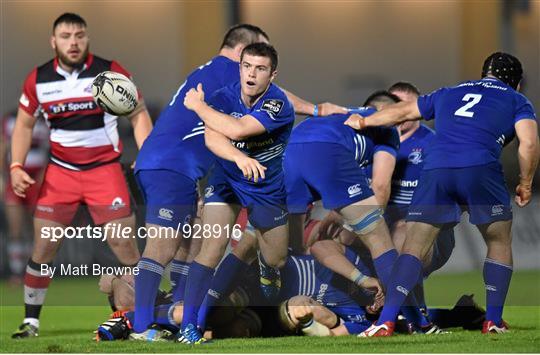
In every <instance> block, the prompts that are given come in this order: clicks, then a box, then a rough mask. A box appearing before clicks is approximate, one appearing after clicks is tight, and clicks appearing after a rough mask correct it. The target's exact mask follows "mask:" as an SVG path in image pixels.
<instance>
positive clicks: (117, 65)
mask: <svg viewBox="0 0 540 355" xmlns="http://www.w3.org/2000/svg"><path fill="white" fill-rule="evenodd" d="M111 71H114V72H116V73H120V74H124V75H125V76H127V77H128V78H129V79H130V80H131V81H133V77H132V76H131V73H130V72H128V71H127V70H126V69H125V68H124V67H123V66H121V65H120V63H118V62H117V61H115V60H113V61H112V62H111ZM137 95H138V99H139V100H141V99H142V93H141V90H139V88H138V87H137Z"/></svg>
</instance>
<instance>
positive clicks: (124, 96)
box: [92, 71, 139, 116]
mask: <svg viewBox="0 0 540 355" xmlns="http://www.w3.org/2000/svg"><path fill="white" fill-rule="evenodd" d="M92 96H94V101H95V102H96V104H98V105H99V107H101V108H102V109H103V111H105V112H107V113H110V114H111V115H115V116H125V115H129V114H130V113H131V112H133V110H135V108H136V107H137V104H138V103H139V102H138V100H137V87H136V86H135V84H134V83H133V82H132V81H131V80H130V79H129V78H128V77H126V76H125V75H123V74H120V73H116V72H112V71H104V72H103V73H100V74H99V75H98V76H96V77H95V79H94V81H93V82H92Z"/></svg>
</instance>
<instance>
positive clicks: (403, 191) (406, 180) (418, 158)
mask: <svg viewBox="0 0 540 355" xmlns="http://www.w3.org/2000/svg"><path fill="white" fill-rule="evenodd" d="M434 137H435V132H433V131H432V130H431V129H430V128H429V127H426V126H424V125H420V127H418V129H417V130H416V131H415V132H414V133H413V134H412V135H411V136H410V137H409V138H407V139H405V140H404V141H403V142H401V145H400V147H399V150H398V153H397V157H396V168H395V169H394V173H393V175H392V192H391V194H390V199H389V204H397V205H410V204H411V199H412V196H413V193H414V189H415V188H416V187H417V186H418V179H419V177H420V173H421V172H422V169H423V167H424V161H425V159H426V156H427V154H428V153H429V149H430V148H429V146H430V144H431V141H432V140H433V138H434Z"/></svg>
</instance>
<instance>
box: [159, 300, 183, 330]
mask: <svg viewBox="0 0 540 355" xmlns="http://www.w3.org/2000/svg"><path fill="white" fill-rule="evenodd" d="M175 305H176V303H172V304H171V303H169V304H162V305H159V306H156V307H155V308H154V318H155V323H156V324H157V325H160V326H161V327H163V328H165V329H167V330H170V331H171V332H173V333H176V332H177V331H179V330H180V327H179V326H178V324H176V322H175V321H174V319H173V317H172V312H173V311H174V307H175Z"/></svg>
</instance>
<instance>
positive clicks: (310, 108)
mask: <svg viewBox="0 0 540 355" xmlns="http://www.w3.org/2000/svg"><path fill="white" fill-rule="evenodd" d="M281 90H283V92H284V93H285V95H287V98H288V99H289V101H290V102H291V103H292V105H293V107H294V112H295V113H297V114H299V115H306V116H328V115H333V114H335V113H347V112H348V111H347V109H346V108H345V107H343V106H339V105H336V104H333V103H331V102H324V103H322V104H313V103H311V102H309V101H306V100H304V99H302V98H300V97H298V96H296V95H295V94H293V93H292V92H289V91H287V90H285V89H283V88H281Z"/></svg>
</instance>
